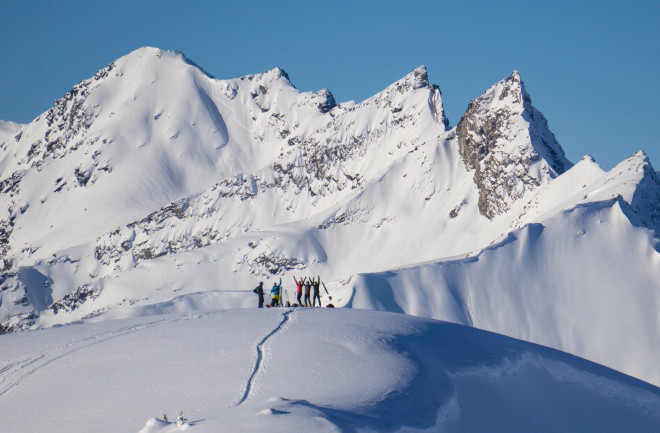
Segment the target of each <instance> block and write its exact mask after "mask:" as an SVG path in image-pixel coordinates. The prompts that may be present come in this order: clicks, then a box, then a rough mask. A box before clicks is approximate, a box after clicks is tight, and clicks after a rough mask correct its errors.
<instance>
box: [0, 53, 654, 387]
mask: <svg viewBox="0 0 660 433" xmlns="http://www.w3.org/2000/svg"><path fill="white" fill-rule="evenodd" d="M659 233H660V181H659V180H658V174H657V172H656V171H655V170H654V168H653V166H652V165H651V163H650V161H649V160H648V158H646V156H645V155H643V154H642V153H638V154H635V155H632V156H631V157H630V158H629V159H627V160H626V161H623V162H622V163H621V164H619V165H618V166H617V167H615V168H614V169H612V170H611V171H609V172H604V171H603V170H602V169H601V168H600V167H599V166H598V165H597V164H596V163H595V161H593V160H592V159H591V158H589V157H585V158H584V159H583V160H582V161H580V162H578V163H577V164H575V165H573V164H572V163H571V162H570V161H568V160H567V159H566V158H565V156H564V152H563V150H562V148H561V146H560V145H559V143H558V142H557V140H556V139H555V137H554V135H553V134H552V132H551V131H550V129H549V127H548V122H547V121H546V119H545V118H544V117H543V115H542V114H541V113H540V111H539V110H538V109H536V108H535V107H534V106H533V105H532V103H531V98H530V96H529V94H528V93H527V92H526V90H525V87H524V83H523V81H522V79H521V77H520V74H518V73H517V72H514V73H513V74H512V75H511V76H509V77H507V78H504V79H503V80H501V81H499V82H497V83H496V84H495V85H493V86H492V87H490V88H489V89H487V90H486V91H485V92H484V94H483V95H481V96H480V97H478V98H476V99H475V100H474V101H473V102H472V103H471V104H470V107H468V110H467V111H466V114H465V115H464V116H463V117H462V118H461V120H460V121H459V123H458V125H457V126H456V127H454V128H450V126H449V122H448V119H447V118H446V117H445V114H444V109H443V106H442V95H441V92H440V89H439V88H438V87H437V86H435V85H432V84H430V83H429V82H428V74H427V72H426V69H425V68H424V67H420V68H417V69H415V70H413V71H412V72H411V73H410V74H408V75H406V76H405V77H403V78H401V79H400V80H399V81H397V82H395V83H393V84H392V85H391V86H388V87H387V88H386V89H383V91H382V92H380V93H378V94H377V95H374V96H373V97H371V98H369V99H367V100H365V101H362V102H360V103H355V102H353V101H349V102H341V103H337V102H336V101H335V100H334V98H333V96H332V94H331V93H330V92H329V91H328V90H326V89H322V90H320V91H318V92H302V93H301V92H298V90H296V89H295V87H294V86H293V84H292V83H291V81H290V78H289V77H288V75H287V74H286V72H284V71H283V70H281V69H279V68H275V69H273V70H270V71H267V72H265V73H263V74H256V75H248V76H245V77H240V78H236V79H227V80H218V79H215V78H213V77H211V76H210V75H208V74H207V73H206V72H204V71H203V70H202V69H200V68H199V67H198V66H197V65H195V64H194V63H193V62H191V61H190V60H189V59H187V58H186V57H185V56H183V55H182V54H181V53H177V52H171V51H163V50H159V49H156V48H142V49H139V50H136V51H134V52H133V53H130V54H128V55H126V56H124V57H122V58H121V59H118V60H116V61H115V62H112V63H111V64H110V65H108V67H106V68H104V69H103V70H101V71H99V72H98V73H97V74H96V75H95V76H94V77H92V78H90V79H89V80H85V81H83V82H81V83H79V84H78V85H76V86H75V87H74V88H73V89H72V90H71V91H70V92H68V93H67V94H66V95H65V96H64V97H62V98H61V99H59V100H58V101H56V103H55V105H54V106H53V107H52V108H51V109H50V110H48V111H47V112H46V113H44V114H42V115H41V116H39V117H38V118H37V119H35V120H34V121H33V122H31V123H30V124H29V125H25V126H24V127H23V128H22V129H21V130H20V132H18V133H17V134H16V135H15V138H14V139H10V140H8V141H5V142H4V143H3V144H2V146H0V332H7V331H17V330H24V329H39V328H44V327H51V326H55V325H63V324H68V323H72V322H78V321H83V322H84V321H90V320H105V319H114V318H130V317H137V316H153V315H157V314H162V313H174V312H180V313H183V312H191V313H195V312H201V311H210V310H216V309H223V308H246V307H251V306H253V303H254V299H253V294H252V292H251V290H252V288H253V287H254V286H255V285H256V284H257V283H258V281H260V280H261V281H264V282H266V285H267V286H268V285H270V284H272V283H273V280H278V279H279V278H280V277H281V278H282V279H283V281H284V284H285V289H288V291H289V293H288V295H287V297H288V299H289V300H293V296H292V295H291V289H292V282H293V278H292V277H293V276H294V275H295V276H298V277H300V276H303V275H304V276H316V275H321V276H322V278H323V280H324V281H325V283H326V285H327V287H328V289H329V292H330V293H329V294H326V293H324V294H323V301H324V303H327V302H328V301H329V300H330V299H329V296H330V295H332V302H333V303H334V304H335V305H336V306H338V307H342V306H353V307H360V308H373V309H383V310H389V311H397V312H405V313H408V314H413V315H421V316H425V317H431V318H436V319H443V320H452V321H456V322H458V323H463V324H468V325H471V326H476V327H481V328H484V329H487V330H492V331H496V332H500V333H505V334H507V335H510V336H514V337H518V338H524V339H527V340H530V341H532V342H536V343H541V344H547V345H550V346H552V347H554V348H556V349H560V350H564V351H568V352H571V353H574V354H579V355H580V356H583V357H586V358H588V359H590V360H592V361H595V362H599V363H602V364H606V365H608V366H610V367H613V368H616V369H620V370H621V371H623V372H625V373H627V374H633V375H635V376H637V377H638V378H640V379H643V380H646V381H649V382H652V383H654V384H656V385H657V384H660V372H659V370H658V367H657V366H658V365H660V356H659V354H658V347H657V344H656V343H655V342H656V341H658V339H659V338H660V324H659V323H660V322H659V321H658V319H657V317H656V312H657V311H658V293H659V292H660V288H659V287H658V281H660V280H659V279H658V272H657V269H658V266H657V264H658V257H657V256H658V253H657V249H658V248H657V242H658V234H659ZM505 312H506V313H505ZM613 317H614V318H616V319H615V320H613V319H612V318H613ZM616 323H622V324H624V325H622V326H616V325H615V324H616ZM624 331H625V332H624ZM604 341H609V342H610V343H611V345H608V344H605V343H604ZM612 345H613V346H614V347H617V348H620V347H622V348H625V351H620V350H618V349H617V350H613V349H611V347H613V346H612ZM627 353H632V354H634V356H630V357H627V356H626V354H627Z"/></svg>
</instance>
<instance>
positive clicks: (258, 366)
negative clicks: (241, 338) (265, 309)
mask: <svg viewBox="0 0 660 433" xmlns="http://www.w3.org/2000/svg"><path fill="white" fill-rule="evenodd" d="M293 313H294V310H288V311H286V312H285V313H284V314H282V320H281V321H280V323H279V324H278V325H277V326H276V327H275V329H273V330H272V331H270V332H269V333H268V334H267V335H266V336H265V337H264V338H262V339H261V341H260V342H259V343H258V344H257V347H256V348H257V359H256V361H255V362H254V367H252V372H251V373H250V376H249V377H248V380H247V382H246V384H245V388H244V389H243V394H242V395H241V397H240V398H239V399H238V400H237V401H236V402H235V403H234V404H232V405H231V407H236V406H240V405H241V404H243V403H244V402H245V401H246V400H247V399H248V397H249V396H250V393H251V392H252V389H253V388H252V384H253V382H254V380H255V379H256V377H257V375H258V374H259V373H260V372H261V371H263V367H262V362H263V359H264V345H265V344H266V343H267V342H268V340H269V339H270V338H271V337H272V336H273V335H275V334H277V333H278V332H279V331H281V330H282V328H283V327H284V325H286V324H287V323H288V322H289V316H290V315H291V314H293Z"/></svg>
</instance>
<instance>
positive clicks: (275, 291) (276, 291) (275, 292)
mask: <svg viewBox="0 0 660 433" xmlns="http://www.w3.org/2000/svg"><path fill="white" fill-rule="evenodd" d="M281 288H282V279H281V278H280V284H273V288H272V289H270V293H272V294H273V295H274V296H280V289H281Z"/></svg>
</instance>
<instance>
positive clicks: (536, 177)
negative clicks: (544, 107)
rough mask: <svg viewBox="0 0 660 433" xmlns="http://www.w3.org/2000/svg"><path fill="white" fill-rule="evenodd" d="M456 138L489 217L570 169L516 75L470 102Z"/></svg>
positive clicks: (504, 210) (458, 126)
mask: <svg viewBox="0 0 660 433" xmlns="http://www.w3.org/2000/svg"><path fill="white" fill-rule="evenodd" d="M456 135H457V139H458V146H459V152H460V154H461V156H462V158H463V162H464V163H465V165H466V167H467V168H468V170H474V182H475V184H476V185H477V187H478V188H479V211H480V213H481V214H482V215H484V216H485V217H487V218H489V219H492V218H493V217H495V216H497V215H499V214H501V213H503V212H506V211H507V210H508V209H509V208H510V206H511V204H512V203H513V202H514V201H515V200H517V199H520V198H521V197H522V196H523V195H525V193H526V192H527V191H529V190H533V189H535V188H536V187H538V186H539V185H540V184H542V183H543V182H546V181H547V180H549V179H551V178H554V177H556V176H557V175H559V174H561V173H563V172H564V171H565V170H566V169H568V168H569V167H570V166H571V163H570V162H569V161H568V160H567V159H566V157H565V155H564V151H563V149H562V148H561V146H560V145H559V143H558V142H557V140H556V139H555V137H554V134H552V132H551V131H550V130H549V129H548V125H547V121H546V120H545V118H544V117H543V115H542V114H541V113H540V112H539V111H538V110H536V109H535V108H534V107H533V106H532V101H531V98H530V97H529V95H528V94H527V92H526V91H525V88H524V84H523V82H522V80H521V79H520V75H519V74H518V72H516V71H514V72H513V74H511V76H510V77H508V78H506V79H504V80H502V81H500V82H499V83H497V84H495V85H494V86H493V87H491V88H490V89H488V90H487V91H486V92H485V93H484V94H483V95H481V96H480V97H479V98H477V99H475V100H474V101H472V102H471V103H470V105H469V106H468V110H467V112H466V113H465V115H463V117H462V118H461V120H460V122H459V123H458V125H457V127H456Z"/></svg>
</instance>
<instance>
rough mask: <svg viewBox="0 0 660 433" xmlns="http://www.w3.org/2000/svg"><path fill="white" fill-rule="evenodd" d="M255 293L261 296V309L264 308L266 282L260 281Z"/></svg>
mask: <svg viewBox="0 0 660 433" xmlns="http://www.w3.org/2000/svg"><path fill="white" fill-rule="evenodd" d="M253 292H254V293H256V294H257V295H258V296H259V308H264V282H263V281H260V282H259V285H258V286H257V287H256V288H255V289H254V290H253Z"/></svg>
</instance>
